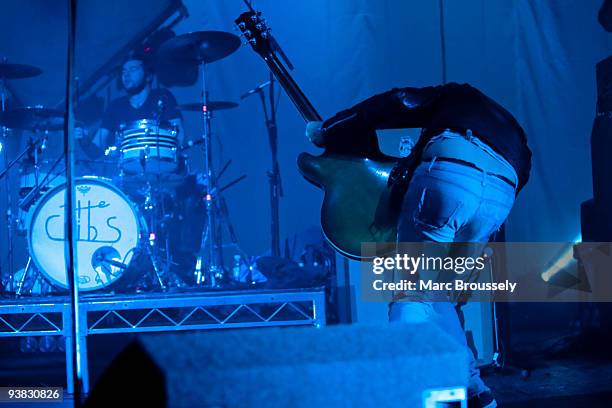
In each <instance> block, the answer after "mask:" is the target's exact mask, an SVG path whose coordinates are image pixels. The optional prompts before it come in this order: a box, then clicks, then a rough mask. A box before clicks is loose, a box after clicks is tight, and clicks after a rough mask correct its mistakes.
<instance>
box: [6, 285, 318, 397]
mask: <svg viewBox="0 0 612 408" xmlns="http://www.w3.org/2000/svg"><path fill="white" fill-rule="evenodd" d="M79 305H80V306H79V307H80V318H81V320H80V322H81V324H80V327H81V328H84V329H83V333H80V334H79V335H78V338H77V341H78V342H80V346H81V347H80V348H81V350H83V354H84V356H82V361H84V362H85V364H84V367H83V368H84V369H83V371H84V377H85V378H84V381H83V382H84V391H85V392H88V388H89V381H88V378H87V377H88V375H87V342H86V337H87V336H88V335H94V334H108V333H136V332H163V331H178V330H204V329H223V328H239V327H266V326H294V325H312V326H315V327H320V326H322V325H325V291H324V289H323V288H314V289H291V290H265V291H256V290H252V291H231V292H229V291H224V292H221V291H218V292H192V293H177V294H159V293H158V294H136V295H102V296H101V295H85V296H82V297H81V302H80V303H79ZM70 313H71V311H70V303H69V299H68V298H67V297H45V298H28V299H26V298H21V299H17V300H2V301H0V337H15V336H50V335H62V336H64V337H65V340H66V369H67V370H66V373H67V384H68V390H67V391H68V392H69V393H71V392H73V390H72V372H71V370H70V367H71V366H72V360H71V359H72V354H71V353H70V350H71V349H72V334H71V329H70V327H71V318H70Z"/></svg>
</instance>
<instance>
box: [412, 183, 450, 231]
mask: <svg viewBox="0 0 612 408" xmlns="http://www.w3.org/2000/svg"><path fill="white" fill-rule="evenodd" d="M460 208H461V202H460V201H458V200H457V199H455V198H453V197H451V196H450V195H449V194H444V193H442V192H441V191H438V190H435V189H428V188H423V191H422V193H421V198H420V201H419V205H418V206H417V208H416V210H415V212H414V214H413V220H414V223H415V225H418V226H420V227H421V228H424V229H427V230H434V229H442V228H446V227H450V226H453V223H454V221H455V219H456V217H457V213H458V211H459V209H460ZM453 227H454V226H453Z"/></svg>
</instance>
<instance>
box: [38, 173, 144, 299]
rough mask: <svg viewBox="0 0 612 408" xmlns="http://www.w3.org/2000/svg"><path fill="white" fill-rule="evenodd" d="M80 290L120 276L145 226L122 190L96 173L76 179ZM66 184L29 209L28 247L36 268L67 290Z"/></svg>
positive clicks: (111, 282)
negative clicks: (65, 254)
mask: <svg viewBox="0 0 612 408" xmlns="http://www.w3.org/2000/svg"><path fill="white" fill-rule="evenodd" d="M75 193H76V197H75V204H76V207H75V217H76V219H75V224H76V231H75V235H76V237H77V244H76V245H77V248H76V253H77V260H76V262H77V271H78V275H79V289H81V290H83V291H93V290H98V289H103V288H107V287H109V286H111V285H113V286H114V284H116V283H117V282H118V281H119V280H123V278H125V277H124V275H126V273H125V272H126V269H127V267H128V266H129V264H130V262H131V261H132V258H133V257H134V253H135V251H136V250H137V247H138V243H139V242H140V238H141V235H142V234H143V233H145V230H146V226H145V224H144V221H142V220H141V218H140V217H139V215H138V213H137V212H136V209H135V208H134V206H133V205H132V204H131V203H130V201H129V200H128V199H127V198H126V197H125V195H124V194H123V193H122V192H121V191H120V190H119V189H117V188H116V187H114V186H113V185H112V184H110V183H109V182H108V181H105V180H103V179H99V178H96V177H84V178H79V179H75ZM65 195H66V185H61V186H58V187H55V188H53V189H51V190H50V191H49V192H48V193H47V194H45V195H44V196H43V198H42V199H41V200H40V201H39V202H38V203H37V204H36V206H35V207H33V209H32V211H31V212H30V219H29V223H28V225H29V228H28V235H27V238H28V247H29V250H30V255H31V257H32V260H33V261H34V263H35V265H36V267H37V268H38V270H39V271H40V272H41V273H42V274H43V275H44V276H45V277H46V278H47V279H48V280H49V282H51V283H52V284H53V285H54V286H56V287H58V288H63V289H68V287H69V286H68V280H67V277H66V257H65V256H64V245H65V237H64V218H65V217H64V205H65Z"/></svg>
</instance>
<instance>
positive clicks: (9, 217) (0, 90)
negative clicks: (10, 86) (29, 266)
mask: <svg viewBox="0 0 612 408" xmlns="http://www.w3.org/2000/svg"><path fill="white" fill-rule="evenodd" d="M3 59H4V61H6V57H5V58H3ZM0 98H1V99H2V106H1V108H2V114H3V115H4V112H5V111H6V78H4V77H0ZM7 137H8V132H7V128H6V127H5V126H2V138H1V142H2V144H3V145H4V148H3V149H2V150H4V163H8V148H7V146H6V144H7V143H6V142H7ZM13 164H14V163H13ZM9 168H10V166H7V169H6V170H5V172H6V171H8V169H9ZM5 172H3V173H2V174H0V178H2V177H1V176H3V175H4V174H5ZM4 182H5V186H4V187H5V191H6V223H7V224H6V225H7V228H6V229H7V241H6V243H7V245H8V248H7V250H8V275H9V279H10V280H11V281H12V279H13V274H14V265H13V257H14V248H13V222H14V220H13V210H12V209H13V200H12V197H11V195H12V194H11V182H10V180H9V178H8V177H7V178H6V179H5V181H4Z"/></svg>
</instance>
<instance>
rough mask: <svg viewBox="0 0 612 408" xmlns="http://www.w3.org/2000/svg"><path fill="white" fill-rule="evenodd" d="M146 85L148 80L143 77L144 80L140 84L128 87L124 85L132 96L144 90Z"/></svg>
mask: <svg viewBox="0 0 612 408" xmlns="http://www.w3.org/2000/svg"><path fill="white" fill-rule="evenodd" d="M146 86H147V81H146V80H144V79H143V80H142V81H140V83H139V84H138V85H134V86H131V87H127V86H125V85H124V88H125V91H126V92H127V94H128V95H130V96H132V95H136V94H139V93H140V92H142V90H143V89H145V87H146Z"/></svg>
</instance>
